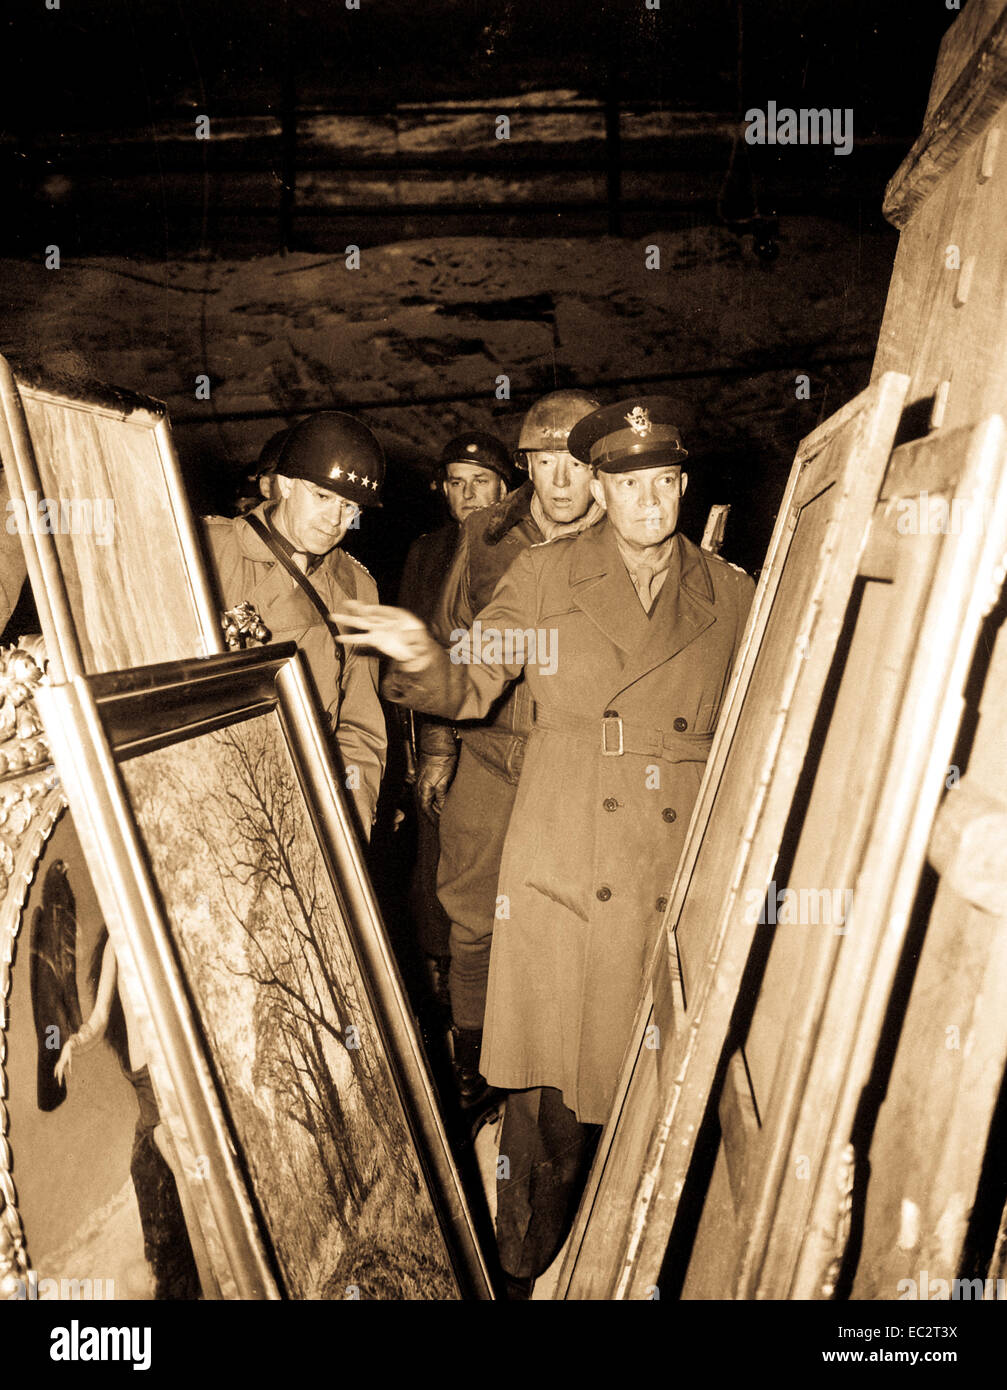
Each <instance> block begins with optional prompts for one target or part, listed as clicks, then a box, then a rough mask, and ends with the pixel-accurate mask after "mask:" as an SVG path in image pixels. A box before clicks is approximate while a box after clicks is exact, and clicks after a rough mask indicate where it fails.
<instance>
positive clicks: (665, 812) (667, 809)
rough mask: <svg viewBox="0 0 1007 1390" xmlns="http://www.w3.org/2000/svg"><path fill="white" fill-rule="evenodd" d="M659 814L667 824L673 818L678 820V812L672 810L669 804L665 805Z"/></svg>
mask: <svg viewBox="0 0 1007 1390" xmlns="http://www.w3.org/2000/svg"><path fill="white" fill-rule="evenodd" d="M661 815H662V816H663V817H664V819H665V820H666V821H667V822H668V824H669V825H670V824H671V822H672V821H673V820H678V812H677V811H673V810H672V809H671V807H670V806H665V808H664V810H663V811H662V812H661Z"/></svg>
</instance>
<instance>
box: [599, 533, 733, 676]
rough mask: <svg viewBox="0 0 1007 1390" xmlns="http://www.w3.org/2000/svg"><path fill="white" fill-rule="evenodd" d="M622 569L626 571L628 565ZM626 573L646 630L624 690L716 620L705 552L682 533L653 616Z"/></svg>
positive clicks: (625, 671)
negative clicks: (648, 614)
mask: <svg viewBox="0 0 1007 1390" xmlns="http://www.w3.org/2000/svg"><path fill="white" fill-rule="evenodd" d="M620 564H621V559H620ZM622 569H623V573H624V574H625V566H624V565H623V566H622ZM625 577H626V584H627V587H628V588H629V591H630V594H631V595H632V598H633V602H634V603H635V604H636V608H637V611H638V612H639V614H640V615H641V616H642V617H643V620H644V624H645V631H644V633H643V635H642V638H641V640H640V642H639V643H638V644H637V646H635V647H634V648H633V649H632V651H631V652H630V654H629V657H628V659H627V661H626V665H625V667H624V669H623V672H622V684H621V685H620V687H619V688H620V690H625V689H626V687H627V686H629V685H632V684H633V683H634V682H635V681H638V680H640V678H641V677H642V676H646V675H647V674H648V673H649V672H650V671H653V670H654V668H655V667H656V666H660V665H661V664H662V663H663V662H665V661H670V660H671V658H672V657H673V656H677V655H678V653H679V652H680V651H682V649H683V648H684V647H687V646H688V645H689V643H690V642H693V641H695V639H696V638H697V637H698V636H699V634H700V633H701V632H705V631H706V629H707V628H708V627H709V626H710V625H711V624H712V623H713V622H715V621H716V614H715V611H714V603H713V581H712V579H711V578H710V571H709V568H708V566H707V563H706V561H705V559H704V558H703V552H702V551H701V550H700V549H699V547H698V546H696V545H693V543H692V542H691V541H690V540H688V539H687V538H686V537H685V536H683V535H682V534H681V533H679V535H678V537H677V544H676V545H675V549H674V551H673V553H672V559H671V567H670V569H669V571H668V577H667V579H666V580H665V581H664V584H663V586H662V588H661V592H660V594H659V595H658V598H657V604H656V606H655V608H654V612H653V614H652V615H651V617H650V618H647V616H646V614H645V613H644V611H643V607H642V605H641V603H640V600H639V599H638V598H637V596H636V590H635V589H634V588H633V585H632V582H631V580H630V578H629V575H628V574H626V576H625Z"/></svg>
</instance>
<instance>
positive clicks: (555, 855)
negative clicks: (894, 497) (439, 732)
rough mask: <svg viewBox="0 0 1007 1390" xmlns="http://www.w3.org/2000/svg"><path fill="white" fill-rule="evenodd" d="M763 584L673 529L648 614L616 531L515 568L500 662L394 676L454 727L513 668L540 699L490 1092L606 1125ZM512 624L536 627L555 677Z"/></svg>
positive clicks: (510, 879) (397, 685) (395, 687)
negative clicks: (543, 1099)
mask: <svg viewBox="0 0 1007 1390" xmlns="http://www.w3.org/2000/svg"><path fill="white" fill-rule="evenodd" d="M753 589H754V586H753V584H752V581H751V579H749V578H748V576H747V575H745V574H743V573H742V572H741V571H740V570H737V569H735V568H734V567H733V566H731V565H728V564H727V563H726V562H724V561H722V560H720V559H718V558H717V557H715V556H712V555H707V554H705V553H704V552H703V551H701V550H700V549H699V548H698V547H697V546H695V545H693V544H692V542H691V541H689V540H687V539H686V538H685V537H683V536H681V535H679V536H678V537H677V540H676V543H675V546H674V547H673V550H672V558H671V566H670V570H669V573H668V576H667V578H666V580H665V582H664V585H663V587H662V589H661V591H660V594H659V595H658V597H657V599H656V601H655V604H654V607H653V609H652V612H651V614H650V616H649V617H648V615H647V614H646V613H645V612H644V610H643V607H642V605H641V604H640V601H639V599H638V598H637V595H636V591H635V590H634V588H633V585H632V582H631V580H630V578H629V574H628V573H627V570H626V567H625V565H624V563H623V561H622V558H621V556H620V554H619V551H618V548H617V545H616V541H615V536H614V532H613V531H612V528H611V526H610V524H609V523H608V521H607V520H606V521H603V522H601V523H600V524H599V525H597V526H595V527H592V528H591V529H590V530H589V531H586V532H584V533H582V534H581V535H579V536H576V537H572V538H569V539H568V538H563V539H560V540H555V541H552V542H550V543H549V544H544V545H540V546H533V547H532V548H531V549H529V550H526V551H524V553H523V554H521V555H519V556H518V557H517V559H516V560H515V561H514V563H513V564H512V565H511V567H510V568H509V570H508V571H507V573H506V574H505V575H504V576H503V578H502V580H501V581H500V584H499V585H498V587H497V589H496V591H495V593H494V595H493V598H492V599H491V601H490V603H489V604H488V605H487V606H486V607H485V608H484V609H483V610H482V612H481V613H480V614H479V617H478V622H479V623H480V624H481V629H480V630H481V634H482V642H481V643H480V644H476V645H474V646H473V649H472V653H471V655H472V656H475V657H478V656H480V654H481V653H488V654H489V655H490V656H491V657H495V658H496V659H491V660H488V661H478V662H475V661H470V662H469V663H468V664H465V663H462V662H458V661H452V660H451V659H450V657H449V656H448V655H447V653H445V652H440V653H439V654H438V657H437V658H436V659H435V661H434V663H433V664H432V665H431V666H430V667H428V668H427V669H426V670H425V671H422V672H419V673H417V674H413V673H407V672H403V671H401V670H400V668H398V667H397V666H393V667H392V669H391V672H390V675H389V677H388V680H387V684H386V693H387V694H388V695H389V696H390V697H391V698H392V699H396V700H401V701H403V702H405V703H408V704H410V705H412V706H414V707H416V708H419V709H424V710H428V711H430V712H434V713H438V714H441V715H443V716H446V717H452V718H462V719H465V718H473V717H479V716H480V715H482V714H484V713H485V711H486V710H487V709H489V708H490V707H491V706H492V704H493V702H494V700H496V699H497V698H499V695H500V692H501V691H502V690H503V689H504V688H505V687H506V685H507V683H508V682H509V681H512V680H514V679H516V678H517V677H518V676H519V675H521V674H522V672H523V673H524V675H525V681H526V684H527V687H528V689H529V691H530V693H531V695H532V697H533V698H534V702H535V710H534V725H533V728H532V732H531V734H530V737H529V739H528V744H527V750H526V753H525V759H524V767H523V770H522V774H521V779H520V784H519V786H518V791H517V798H516V801H515V805H514V812H513V815H512V816H511V821H510V827H509V830H508V833H507V840H506V844H505V846H504V852H503V859H502V862H501V868H500V881H499V887H498V893H499V898H498V905H497V914H496V915H497V921H496V923H495V926H494V933H493V948H492V955H491V960H490V974H489V992H488V998H487V1005H486V1024H485V1034H484V1040H483V1050H482V1065H481V1070H482V1072H483V1074H484V1075H485V1076H486V1078H487V1080H489V1081H490V1082H491V1083H492V1084H494V1085H498V1086H505V1087H508V1088H512V1089H523V1088H525V1087H530V1086H555V1087H557V1088H558V1089H559V1090H561V1091H562V1093H563V1098H564V1101H565V1103H566V1104H567V1105H568V1106H569V1107H570V1108H571V1109H572V1110H574V1111H575V1112H576V1114H577V1116H578V1118H579V1119H580V1120H582V1121H585V1122H588V1123H597V1124H600V1123H603V1122H604V1120H605V1119H606V1117H607V1115H608V1111H609V1109H610V1106H611V1103H612V1097H613V1094H614V1090H615V1084H616V1080H617V1077H618V1072H619V1066H620V1063H621V1061H622V1056H623V1051H624V1049H625V1046H626V1043H627V1041H628V1039H629V1034H630V1030H631V1027H632V1022H633V1018H634V1014H635V1011H636V1007H637V1004H638V1002H639V999H640V995H641V992H642V987H643V984H644V970H645V966H646V963H647V959H648V955H649V953H650V950H651V949H652V947H653V944H654V941H655V939H656V935H657V932H658V929H659V926H660V922H661V917H662V912H663V907H664V896H665V895H666V894H667V893H668V891H669V889H670V887H671V883H672V880H673V878H674V874H675V869H676V866H677V863H678V859H679V856H680V854H681V851H682V846H683V843H684V838H685V832H686V827H687V826H688V823H689V815H690V812H691V810H692V806H693V803H694V801H695V799H696V794H697V792H698V790H699V784H700V780H701V777H702V772H703V765H704V763H705V761H706V758H707V756H708V753H709V746H710V739H711V735H712V733H713V730H714V726H715V725H716V722H717V717H718V715H719V713H720V707H721V702H722V700H723V698H724V694H725V692H726V689H727V684H728V679H729V676H730V672H731V668H732V666H733V663H734V658H735V654H736V652H737V650H738V646H739V643H740V640H741V635H742V631H743V628H744V623H745V618H746V615H747V612H748V608H749V605H750V603H751V598H752V593H753ZM508 630H509V631H510V632H511V633H515V632H517V631H523V632H525V633H526V634H527V632H528V630H535V631H536V632H539V631H542V632H544V633H545V634H546V636H547V640H551V641H552V642H554V643H556V647H555V652H554V654H555V661H556V669H555V673H554V674H546V673H545V672H546V669H547V665H548V663H546V664H545V665H543V664H541V663H535V662H530V661H528V660H527V659H524V660H522V659H518V658H519V657H520V656H521V655H522V654H521V653H518V652H517V651H516V650H515V648H516V646H517V644H516V642H514V643H513V644H512V649H511V650H510V651H508V649H507V644H506V633H507V632H508ZM493 631H496V632H499V633H501V634H503V638H502V642H501V644H498V650H497V651H494V650H493V648H492V635H491V634H492V632H493ZM487 634H490V636H489V637H488V636H487ZM550 634H552V636H551V637H550V636H549V635H550ZM527 651H528V647H527V639H526V646H525V653H524V654H523V655H524V656H525V657H526V656H527ZM456 654H457V653H456ZM539 654H540V652H536V655H539ZM606 712H611V717H610V718H609V719H607V720H605V721H603V718H602V716H603V715H605V714H606ZM603 738H604V740H605V745H606V746H607V749H608V752H607V753H606V752H603ZM620 748H621V749H622V751H621V752H619V751H618V750H619V749H620Z"/></svg>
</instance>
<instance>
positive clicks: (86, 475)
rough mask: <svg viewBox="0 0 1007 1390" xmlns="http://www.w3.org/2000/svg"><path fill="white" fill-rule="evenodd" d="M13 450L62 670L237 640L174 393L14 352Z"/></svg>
mask: <svg viewBox="0 0 1007 1390" xmlns="http://www.w3.org/2000/svg"><path fill="white" fill-rule="evenodd" d="M0 456H2V459H3V463H4V471H5V476H6V477H7V479H8V481H9V483H10V488H11V496H12V504H11V505H12V508H13V512H12V517H8V518H6V520H7V522H8V524H9V523H10V521H11V520H12V519H13V520H14V522H15V524H16V525H17V527H18V529H19V531H20V532H21V539H22V543H23V545H24V548H25V558H26V560H27V564H28V575H29V579H30V580H31V585H32V590H33V592H34V595H35V601H36V605H37V607H38V613H39V621H40V623H41V625H42V632H43V636H44V637H45V639H46V644H47V650H48V653H49V659H50V663H51V669H52V672H53V674H54V675H55V676H56V678H57V679H67V678H69V677H71V676H73V675H80V674H97V673H100V672H105V671H115V670H121V669H123V668H126V667H129V666H139V665H147V664H150V663H153V662H158V661H168V660H175V659H181V658H184V657H190V656H206V655H208V654H210V653H213V652H220V651H223V650H224V646H223V639H222V636H221V631H220V624H219V621H218V617H217V610H216V605H215V604H214V602H213V600H212V597H211V594H210V590H209V587H208V582H207V577H206V571H205V567H204V564H203V559H202V554H201V552H200V549H199V545H198V542H197V540H196V536H195V530H194V526H193V521H192V516H191V513H190V511H189V505H188V501H187V500H186V497H185V494H184V491H183V488H182V483H181V479H180V476H179V471H178V461H177V459H176V458H175V453H174V448H173V446H172V442H171V432H170V430H169V428H168V421H167V416H166V413H165V410H164V407H163V405H161V404H160V402H158V401H152V400H148V399H146V398H142V397H134V396H131V395H129V394H128V393H124V392H118V391H114V390H112V389H111V388H97V387H96V388H93V389H92V388H87V389H82V390H78V389H76V388H72V387H66V386H63V387H62V388H57V387H56V386H55V385H53V384H49V383H46V382H43V381H40V380H35V379H28V378H19V377H16V376H15V375H14V373H13V372H12V370H11V368H10V365H9V364H8V363H7V362H6V361H5V360H4V359H3V358H0Z"/></svg>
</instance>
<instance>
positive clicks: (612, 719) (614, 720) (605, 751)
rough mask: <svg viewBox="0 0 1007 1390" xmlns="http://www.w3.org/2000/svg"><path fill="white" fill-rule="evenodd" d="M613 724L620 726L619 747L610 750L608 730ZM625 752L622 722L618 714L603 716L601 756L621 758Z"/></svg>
mask: <svg viewBox="0 0 1007 1390" xmlns="http://www.w3.org/2000/svg"><path fill="white" fill-rule="evenodd" d="M612 724H618V726H619V747H618V748H609V746H608V730H609V726H610V725H612ZM622 752H623V738H622V720H621V719H620V717H619V715H617V714H603V715H602V717H601V755H602V757H603V758H620V757H622Z"/></svg>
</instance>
